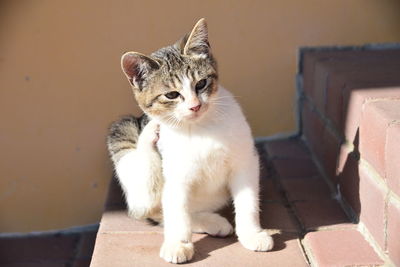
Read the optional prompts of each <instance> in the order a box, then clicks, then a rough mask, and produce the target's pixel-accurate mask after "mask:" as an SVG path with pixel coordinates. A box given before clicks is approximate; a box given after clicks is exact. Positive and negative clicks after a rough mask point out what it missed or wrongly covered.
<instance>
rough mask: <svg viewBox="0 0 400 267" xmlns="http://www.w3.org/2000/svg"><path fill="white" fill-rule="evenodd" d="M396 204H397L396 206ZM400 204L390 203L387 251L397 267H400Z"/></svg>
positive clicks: (393, 201)
mask: <svg viewBox="0 0 400 267" xmlns="http://www.w3.org/2000/svg"><path fill="white" fill-rule="evenodd" d="M395 202H396V204H395ZM399 233H400V203H399V202H398V201H396V200H392V201H390V202H389V207H388V221H387V236H388V239H387V245H388V247H387V250H388V252H389V258H390V259H391V260H392V261H393V262H394V264H395V265H396V266H400V238H399Z"/></svg>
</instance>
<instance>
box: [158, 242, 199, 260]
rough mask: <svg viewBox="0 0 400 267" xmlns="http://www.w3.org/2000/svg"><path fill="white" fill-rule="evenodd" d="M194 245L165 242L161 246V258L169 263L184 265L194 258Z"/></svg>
mask: <svg viewBox="0 0 400 267" xmlns="http://www.w3.org/2000/svg"><path fill="white" fill-rule="evenodd" d="M193 254H194V249H193V243H184V242H175V243H171V242H164V243H163V245H162V246H161V251H160V257H161V258H163V259H164V260H166V261H167V262H172V263H184V262H187V261H190V260H191V259H192V258H193Z"/></svg>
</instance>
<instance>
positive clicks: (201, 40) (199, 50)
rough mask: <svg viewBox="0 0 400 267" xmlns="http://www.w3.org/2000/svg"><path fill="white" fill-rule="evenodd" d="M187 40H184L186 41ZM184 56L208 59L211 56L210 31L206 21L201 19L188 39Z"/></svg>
mask: <svg viewBox="0 0 400 267" xmlns="http://www.w3.org/2000/svg"><path fill="white" fill-rule="evenodd" d="M185 39H186V38H184V40H185ZM183 54H184V55H188V56H199V57H207V56H209V55H210V54H211V48H210V43H209V42H208V29H207V23H206V20H205V19H200V20H199V21H198V22H197V23H196V25H195V26H194V27H193V30H192V32H191V33H190V34H189V36H188V37H187V40H186V43H185V46H184V48H183Z"/></svg>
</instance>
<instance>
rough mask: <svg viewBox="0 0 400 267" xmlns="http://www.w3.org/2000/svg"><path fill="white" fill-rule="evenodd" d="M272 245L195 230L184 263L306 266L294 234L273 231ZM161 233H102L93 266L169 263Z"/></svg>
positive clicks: (198, 264)
mask: <svg viewBox="0 0 400 267" xmlns="http://www.w3.org/2000/svg"><path fill="white" fill-rule="evenodd" d="M273 238H274V241H275V248H274V249H273V250H272V251H270V252H253V251H250V250H247V249H245V248H243V247H242V246H241V245H240V243H238V242H237V239H236V237H235V236H230V237H228V238H213V237H209V236H206V235H200V234H196V235H194V236H193V242H194V246H195V251H196V252H195V255H194V258H193V259H192V260H191V261H190V262H189V263H187V264H185V266H231V267H235V266H238V267H239V266H240V267H241V266H255V267H257V266H260V267H261V266H265V264H266V263H268V264H269V265H271V266H282V267H284V266H288V267H289V266H290V267H291V266H308V264H307V262H306V261H305V259H304V257H303V254H302V250H301V248H300V246H299V241H298V239H297V236H296V235H293V234H288V233H281V234H278V233H276V234H274V235H273ZM162 241H163V237H162V235H160V234H107V235H106V234H101V235H100V236H99V237H98V240H97V242H96V248H95V253H94V255H93V259H92V263H91V266H92V267H102V266H104V267H108V266H120V267H124V266H171V264H170V263H167V262H165V261H164V260H163V259H161V258H160V257H159V256H158V255H159V249H160V246H161V243H162Z"/></svg>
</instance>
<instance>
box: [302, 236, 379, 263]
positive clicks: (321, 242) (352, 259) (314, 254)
mask: <svg viewBox="0 0 400 267" xmlns="http://www.w3.org/2000/svg"><path fill="white" fill-rule="evenodd" d="M304 244H305V247H306V251H308V252H309V253H308V254H309V257H310V258H311V259H312V264H313V266H320V267H325V266H326V267H327V266H329V267H335V266H337V267H342V266H378V265H379V266H380V265H383V263H384V262H383V260H382V259H380V258H379V257H378V255H377V254H376V253H375V251H374V250H373V248H372V247H371V246H370V245H369V244H368V242H367V241H366V240H365V239H364V238H363V237H362V235H361V234H360V233H359V232H358V231H357V230H352V229H347V230H332V231H320V232H312V233H308V234H307V235H306V236H305V238H304Z"/></svg>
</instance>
